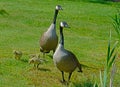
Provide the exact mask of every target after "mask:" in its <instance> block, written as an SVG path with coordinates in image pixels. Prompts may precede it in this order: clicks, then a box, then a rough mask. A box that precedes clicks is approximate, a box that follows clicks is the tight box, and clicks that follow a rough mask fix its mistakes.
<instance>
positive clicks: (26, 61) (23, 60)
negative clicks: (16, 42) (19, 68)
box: [20, 59, 28, 63]
mask: <svg viewBox="0 0 120 87" xmlns="http://www.w3.org/2000/svg"><path fill="white" fill-rule="evenodd" d="M20 61H22V62H25V63H28V60H27V59H20Z"/></svg>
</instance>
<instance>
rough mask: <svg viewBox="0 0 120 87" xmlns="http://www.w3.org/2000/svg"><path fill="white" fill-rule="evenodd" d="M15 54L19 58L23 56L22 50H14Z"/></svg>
mask: <svg viewBox="0 0 120 87" xmlns="http://www.w3.org/2000/svg"><path fill="white" fill-rule="evenodd" d="M13 54H14V57H15V59H18V60H19V59H20V58H21V57H22V52H21V51H18V50H13Z"/></svg>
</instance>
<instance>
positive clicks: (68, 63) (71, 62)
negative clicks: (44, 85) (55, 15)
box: [53, 22, 82, 82]
mask: <svg viewBox="0 0 120 87" xmlns="http://www.w3.org/2000/svg"><path fill="white" fill-rule="evenodd" d="M64 27H66V28H67V27H68V24H67V23H66V22H61V23H60V42H59V45H58V47H57V49H56V51H55V53H54V55H53V61H54V64H55V66H56V67H57V68H58V69H59V70H60V71H61V72H62V79H63V82H65V79H64V72H67V73H69V77H68V81H69V80H70V78H71V75H72V72H73V71H74V70H75V69H76V68H77V67H78V68H79V72H82V68H81V64H80V63H79V61H78V60H77V58H76V56H75V55H74V54H73V53H72V52H70V51H68V50H66V49H64V36H63V28H64Z"/></svg>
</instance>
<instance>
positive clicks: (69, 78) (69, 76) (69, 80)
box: [68, 72, 72, 82]
mask: <svg viewBox="0 0 120 87" xmlns="http://www.w3.org/2000/svg"><path fill="white" fill-rule="evenodd" d="M71 75H72V72H71V73H69V77H68V82H69V81H70V78H71Z"/></svg>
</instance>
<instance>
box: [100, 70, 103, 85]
mask: <svg viewBox="0 0 120 87" xmlns="http://www.w3.org/2000/svg"><path fill="white" fill-rule="evenodd" d="M100 83H101V87H103V79H102V73H101V71H100Z"/></svg>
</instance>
